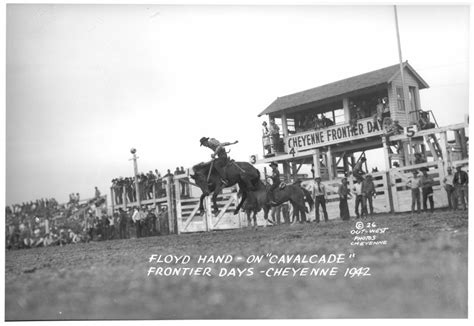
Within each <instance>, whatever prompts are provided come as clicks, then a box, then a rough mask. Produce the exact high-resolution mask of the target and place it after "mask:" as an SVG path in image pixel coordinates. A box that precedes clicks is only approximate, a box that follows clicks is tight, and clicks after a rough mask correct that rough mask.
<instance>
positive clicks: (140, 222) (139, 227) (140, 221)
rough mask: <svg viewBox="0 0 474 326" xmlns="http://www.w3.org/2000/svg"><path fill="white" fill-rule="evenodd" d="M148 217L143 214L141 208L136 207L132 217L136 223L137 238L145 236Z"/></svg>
mask: <svg viewBox="0 0 474 326" xmlns="http://www.w3.org/2000/svg"><path fill="white" fill-rule="evenodd" d="M145 218H146V215H144V214H143V211H142V208H141V207H136V208H135V211H134V212H133V215H132V220H133V222H135V228H136V231H137V238H141V237H143V234H144V232H143V231H144V230H143V227H144V224H145Z"/></svg>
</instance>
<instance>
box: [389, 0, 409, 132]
mask: <svg viewBox="0 0 474 326" xmlns="http://www.w3.org/2000/svg"><path fill="white" fill-rule="evenodd" d="M393 9H394V11H395V28H396V31H397V42H398V58H399V61H400V76H401V78H402V89H403V92H402V96H403V103H404V105H405V118H406V119H407V125H408V124H409V123H410V118H409V115H408V103H407V102H406V98H407V97H406V96H405V77H404V74H403V58H402V46H401V43H400V31H399V30H398V15H397V6H393Z"/></svg>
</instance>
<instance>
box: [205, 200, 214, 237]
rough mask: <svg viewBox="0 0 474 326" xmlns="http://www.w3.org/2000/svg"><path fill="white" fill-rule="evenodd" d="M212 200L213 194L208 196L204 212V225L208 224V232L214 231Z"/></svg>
mask: <svg viewBox="0 0 474 326" xmlns="http://www.w3.org/2000/svg"><path fill="white" fill-rule="evenodd" d="M212 209H213V208H212V200H211V196H207V197H206V212H205V213H204V216H203V217H204V218H205V219H206V220H205V221H204V225H205V226H206V232H208V231H212V214H213V213H212Z"/></svg>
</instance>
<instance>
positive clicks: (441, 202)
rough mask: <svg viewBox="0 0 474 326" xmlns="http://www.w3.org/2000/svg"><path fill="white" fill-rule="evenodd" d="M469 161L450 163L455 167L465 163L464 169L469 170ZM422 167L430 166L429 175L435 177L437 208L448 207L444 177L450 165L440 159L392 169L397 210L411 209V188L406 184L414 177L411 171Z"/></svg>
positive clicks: (394, 200) (393, 191)
mask: <svg viewBox="0 0 474 326" xmlns="http://www.w3.org/2000/svg"><path fill="white" fill-rule="evenodd" d="M468 163H469V161H468V160H467V159H465V160H459V161H454V162H452V163H451V164H450V165H451V166H453V167H455V166H458V165H463V170H467V169H468V165H467V164H468ZM421 167H427V168H429V171H428V175H430V176H432V177H433V180H434V186H433V199H434V203H435V208H440V207H448V197H447V195H446V190H445V189H444V186H443V179H444V177H445V176H446V170H447V168H448V165H447V163H446V161H442V160H438V161H435V162H429V163H421V164H416V165H411V166H405V167H401V168H397V169H391V170H390V179H391V187H392V196H393V207H394V211H395V212H408V211H411V189H410V188H408V187H407V186H406V184H407V182H408V180H409V178H411V177H412V173H411V171H412V170H414V169H420V168H421ZM420 197H421V194H420ZM420 200H421V206H422V207H423V198H420ZM428 207H429V204H428Z"/></svg>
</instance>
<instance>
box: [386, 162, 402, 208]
mask: <svg viewBox="0 0 474 326" xmlns="http://www.w3.org/2000/svg"><path fill="white" fill-rule="evenodd" d="M386 176H387V195H388V198H389V203H390V213H394V212H395V211H396V209H398V208H399V204H398V194H397V184H396V181H397V180H396V178H395V177H394V176H393V174H392V172H391V170H389V171H387V173H386ZM392 179H393V183H392Z"/></svg>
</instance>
